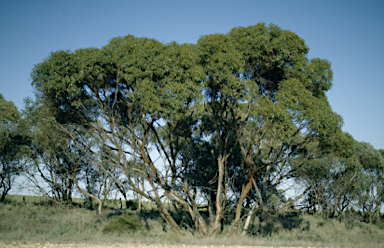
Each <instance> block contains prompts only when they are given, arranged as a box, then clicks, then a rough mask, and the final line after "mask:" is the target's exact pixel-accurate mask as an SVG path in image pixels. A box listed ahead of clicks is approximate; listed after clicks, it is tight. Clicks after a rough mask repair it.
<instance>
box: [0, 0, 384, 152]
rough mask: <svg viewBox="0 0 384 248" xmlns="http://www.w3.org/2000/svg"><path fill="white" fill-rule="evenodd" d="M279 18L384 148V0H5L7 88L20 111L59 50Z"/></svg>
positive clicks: (3, 73) (349, 121) (166, 38)
mask: <svg viewBox="0 0 384 248" xmlns="http://www.w3.org/2000/svg"><path fill="white" fill-rule="evenodd" d="M258 22H265V23H267V24H269V23H274V24H276V25H278V26H280V27H281V28H283V29H289V30H291V31H293V32H295V33H296V34H297V35H299V36H300V37H301V38H303V39H304V40H305V42H306V44H307V45H308V47H309V48H310V52H309V57H310V58H312V57H319V58H323V59H327V60H329V61H330V62H331V64H332V69H333V72H334V80H333V87H332V89H331V90H330V91H329V92H328V93H327V96H328V99H329V102H330V104H331V106H332V108H333V110H334V111H335V112H337V113H338V114H340V115H341V116H342V117H343V118H344V123H345V124H344V127H343V130H344V131H347V132H349V133H350V134H352V136H353V137H354V138H355V139H356V140H358V141H365V142H369V143H371V144H372V145H373V146H374V147H375V148H381V149H384V129H383V128H384V109H383V106H384V96H383V93H384V62H383V59H384V1H342V0H338V1H327V0H321V1H320V0H289V1H288V0H268V1H255V0H254V1H245V0H244V1H242V0H240V1H239V0H238V1H226V0H220V1H219V0H215V1H214V0H212V1H209V0H205V1H200V0H193V1H192V0H190V1H183V0H178V1H176V0H173V1H167V0H163V1H158V0H157V1H146V0H142V1H133V0H132V1H122V0H115V1H113V0H112V1H111V0H109V1H96V0H94V1H86V0H82V1H70V0H67V1H42V0H40V1H38V0H36V1H18V0H15V1H6V0H1V1H0V44H1V45H0V93H1V94H3V96H4V98H5V99H6V100H10V101H13V102H14V103H15V104H16V106H17V107H18V108H19V109H22V108H23V99H24V98H25V97H28V96H31V97H32V96H33V89H32V87H31V80H30V72H31V70H32V68H33V65H34V64H37V63H40V62H41V61H42V60H43V59H44V58H46V57H48V56H49V54H50V52H53V51H57V50H68V49H69V50H76V49H78V48H87V47H102V46H104V45H106V44H107V43H108V41H109V40H110V39H111V38H113V37H116V36H124V35H127V34H132V35H134V36H136V37H149V38H155V39H156V40H158V41H161V42H170V41H177V42H179V43H196V41H197V40H198V39H199V37H201V36H202V35H206V34H212V33H227V32H229V30H230V29H231V28H233V27H239V26H250V25H255V24H256V23H258Z"/></svg>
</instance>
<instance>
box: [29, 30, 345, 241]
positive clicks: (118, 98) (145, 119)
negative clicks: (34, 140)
mask: <svg viewBox="0 0 384 248" xmlns="http://www.w3.org/2000/svg"><path fill="white" fill-rule="evenodd" d="M307 53H308V48H307V46H306V45H305V43H304V41H303V40H302V39H301V38H299V37H298V36H297V35H296V34H294V33H292V32H290V31H287V30H281V29H280V28H279V27H277V26H275V25H270V26H266V25H265V24H257V25H255V26H251V27H247V28H235V29H232V30H231V32H229V33H228V34H225V35H222V34H214V35H207V36H203V37H201V38H200V39H199V40H198V42H197V44H196V45H192V44H182V45H180V44H177V43H174V42H173V43H169V44H162V43H160V42H157V41H155V40H152V39H146V38H135V37H133V36H125V37H117V38H113V39H112V40H111V41H110V42H109V44H108V45H106V46H104V47H103V48H101V49H97V48H88V49H79V50H76V51H74V52H70V51H57V52H54V53H52V54H51V55H50V56H49V57H48V58H47V59H46V60H45V61H43V62H42V63H40V64H37V65H36V66H35V68H34V70H33V72H32V79H33V86H34V87H35V90H36V92H37V98H38V101H40V102H41V103H42V104H43V105H44V106H46V107H47V108H48V109H49V111H50V113H51V114H52V117H53V118H54V123H55V125H56V126H57V127H59V128H60V130H62V131H63V132H65V133H66V134H67V135H68V136H69V137H70V138H71V140H72V141H73V144H75V147H76V149H80V150H81V151H82V154H84V156H87V159H88V160H89V161H93V162H92V163H94V164H95V165H97V166H98V167H99V168H100V169H101V170H102V171H104V173H105V174H107V175H109V176H110V177H111V178H113V179H114V181H115V183H116V184H117V185H119V187H120V188H121V189H123V188H125V189H127V190H133V191H134V192H136V193H137V194H140V195H142V196H143V197H145V198H146V199H148V200H151V201H154V202H155V203H156V205H157V207H158V210H159V212H160V213H161V215H162V216H163V217H164V219H165V220H166V221H167V222H168V223H169V224H171V225H172V227H173V228H174V230H175V231H177V232H181V230H180V227H179V226H178V224H177V223H176V222H175V220H174V219H173V218H172V216H171V214H170V213H169V211H168V210H167V209H166V208H165V206H164V202H163V199H164V198H168V199H171V200H172V201H174V202H176V203H177V204H178V205H179V206H180V207H182V208H184V209H185V211H187V213H189V214H190V217H191V219H192V220H193V222H194V227H195V228H196V229H197V230H199V231H200V232H201V233H202V234H204V235H209V234H212V233H217V232H218V228H219V226H220V225H219V224H220V222H221V220H222V219H223V215H224V213H228V211H229V208H230V206H229V205H235V206H236V214H235V222H234V226H235V230H234V231H236V229H237V226H238V225H239V220H240V219H241V217H242V211H241V210H242V207H243V205H244V202H245V201H246V198H247V197H248V196H251V197H253V198H254V199H252V200H251V201H248V202H252V203H253V204H254V206H255V205H256V204H257V202H259V204H260V206H262V207H265V208H268V207H270V206H271V204H272V201H271V200H270V199H271V197H273V196H274V195H275V196H276V194H278V192H277V186H278V185H279V184H280V183H281V182H282V181H283V180H284V179H286V178H289V177H291V176H293V175H294V172H296V171H298V170H299V169H300V168H303V167H305V166H307V165H308V161H310V160H312V159H315V158H319V157H321V156H323V155H324V154H327V153H328V152H330V151H331V150H332V149H334V147H337V143H338V141H339V140H340V136H341V131H340V126H341V124H342V120H341V117H340V116H338V115H337V114H335V113H333V112H332V109H331V108H330V106H329V103H328V102H327V99H326V96H325V91H327V90H328V89H329V88H330V87H331V80H332V71H331V69H330V63H329V62H328V61H326V60H321V59H312V60H309V59H307V57H306V54H307ZM89 140H92V142H89ZM100 151H102V156H103V158H104V159H105V160H108V161H109V162H108V163H106V164H108V166H106V164H104V163H100V162H98V160H99V157H98V156H95V155H96V154H100V153H99V152H100ZM113 171H116V172H118V171H120V172H123V173H124V176H123V177H121V175H120V174H114V172H113ZM143 182H145V183H146V185H147V186H146V187H141V186H140V185H143ZM235 184H236V185H235ZM252 188H253V190H254V191H253V192H252V193H250V191H251V190H252ZM204 198H205V199H207V203H208V205H209V207H210V220H211V221H209V222H207V221H206V220H205V219H204V218H203V216H202V215H201V214H200V212H199V211H198V208H197V207H198V203H199V201H200V200H201V199H204ZM229 203H230V204H229ZM248 216H250V215H248Z"/></svg>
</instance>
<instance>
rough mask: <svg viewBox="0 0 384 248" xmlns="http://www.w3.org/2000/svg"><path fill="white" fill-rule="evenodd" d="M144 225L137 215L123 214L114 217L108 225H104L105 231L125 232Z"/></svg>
mask: <svg viewBox="0 0 384 248" xmlns="http://www.w3.org/2000/svg"><path fill="white" fill-rule="evenodd" d="M141 226H142V223H141V219H140V218H139V217H137V216H133V215H129V214H122V215H119V216H117V218H113V219H111V220H110V221H109V223H108V224H107V225H105V226H104V227H103V233H108V232H117V233H123V232H127V231H136V230H139V229H140V228H141Z"/></svg>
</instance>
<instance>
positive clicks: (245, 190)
mask: <svg viewBox="0 0 384 248" xmlns="http://www.w3.org/2000/svg"><path fill="white" fill-rule="evenodd" d="M251 188H252V179H249V180H248V183H247V185H245V187H244V185H243V189H242V192H241V195H240V199H239V202H238V203H237V208H236V217H235V222H234V228H233V231H232V236H233V235H235V233H236V232H237V228H238V227H239V220H240V217H241V209H242V207H243V201H244V199H245V197H246V196H247V195H248V193H249V191H250V190H251Z"/></svg>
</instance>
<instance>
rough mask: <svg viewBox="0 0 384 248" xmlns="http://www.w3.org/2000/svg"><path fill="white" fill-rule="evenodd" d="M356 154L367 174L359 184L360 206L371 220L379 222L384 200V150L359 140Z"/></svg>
mask: <svg viewBox="0 0 384 248" xmlns="http://www.w3.org/2000/svg"><path fill="white" fill-rule="evenodd" d="M355 155H356V159H357V161H358V163H360V164H361V166H362V168H363V171H364V174H365V180H362V182H361V183H360V185H359V186H360V187H359V189H360V190H359V194H358V201H359V204H358V208H359V209H361V210H362V211H363V212H364V213H365V214H366V215H367V217H368V221H369V222H376V223H377V222H379V221H380V211H381V207H382V203H383V201H384V183H383V182H384V157H383V150H376V149H375V148H374V147H373V146H372V145H371V144H369V143H366V142H357V144H356V150H355Z"/></svg>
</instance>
